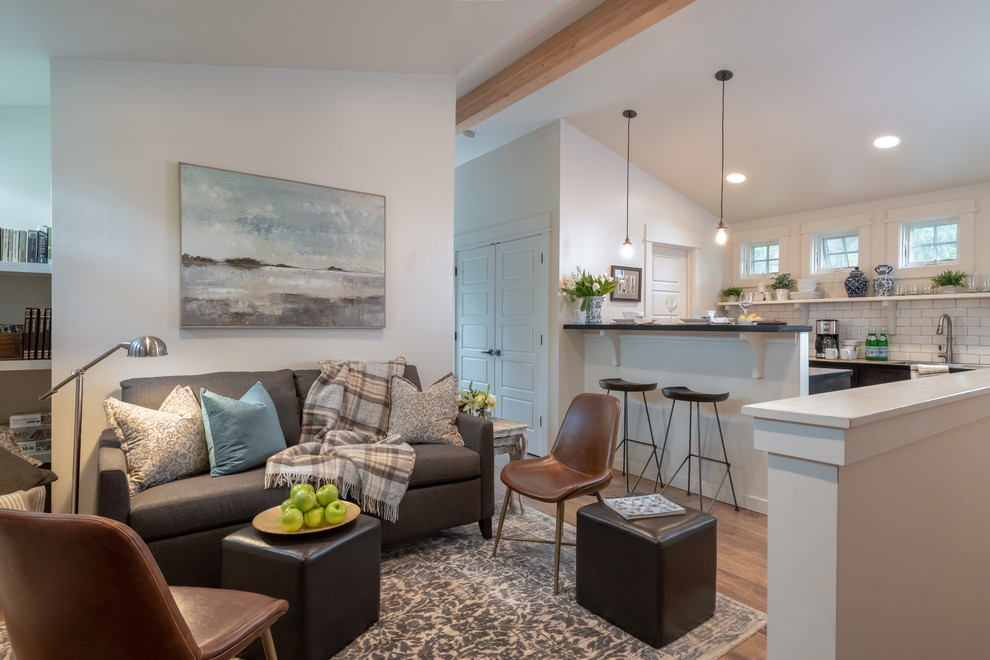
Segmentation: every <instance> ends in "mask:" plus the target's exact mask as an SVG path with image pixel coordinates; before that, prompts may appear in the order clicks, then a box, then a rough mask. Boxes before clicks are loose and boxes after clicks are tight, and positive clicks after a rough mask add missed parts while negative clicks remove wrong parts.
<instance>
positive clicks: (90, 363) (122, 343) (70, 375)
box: [38, 341, 131, 401]
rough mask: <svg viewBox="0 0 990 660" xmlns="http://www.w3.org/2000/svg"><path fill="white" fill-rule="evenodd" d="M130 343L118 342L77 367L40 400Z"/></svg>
mask: <svg viewBox="0 0 990 660" xmlns="http://www.w3.org/2000/svg"><path fill="white" fill-rule="evenodd" d="M130 345H131V344H130V342H126V341H122V342H120V343H119V344H117V345H116V346H114V347H113V348H111V349H110V350H108V351H107V352H106V353H104V354H103V355H101V356H99V357H98V358H96V359H95V360H93V361H92V362H89V363H88V364H86V366H83V367H80V368H78V369H75V370H74V371H73V372H72V373H71V374H69V376H68V377H67V378H66V379H65V380H63V381H62V382H61V383H59V384H58V385H56V386H55V387H53V388H52V389H50V390H48V391H47V392H45V393H44V394H42V395H41V396H39V397H38V400H39V401H44V400H46V399H48V398H49V397H51V396H52V395H53V394H55V393H56V392H58V391H59V390H60V389H62V387H63V386H64V385H67V384H68V383H70V382H71V381H73V380H75V379H76V375H77V374H79V373H85V372H86V370H87V369H89V368H90V367H92V366H93V365H95V364H97V363H99V362H101V361H103V360H105V359H106V358H108V357H110V356H111V355H113V354H114V352H116V351H117V350H119V349H121V348H127V347H128V346H130Z"/></svg>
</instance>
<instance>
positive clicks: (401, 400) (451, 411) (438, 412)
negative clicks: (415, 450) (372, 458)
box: [388, 374, 464, 447]
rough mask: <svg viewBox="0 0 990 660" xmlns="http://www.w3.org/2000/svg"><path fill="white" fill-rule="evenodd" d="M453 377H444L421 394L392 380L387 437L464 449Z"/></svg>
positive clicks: (404, 382) (401, 380) (398, 378)
mask: <svg viewBox="0 0 990 660" xmlns="http://www.w3.org/2000/svg"><path fill="white" fill-rule="evenodd" d="M455 419H457V376H455V375H454V374H447V375H446V376H444V377H443V378H441V379H440V380H438V381H437V382H435V383H434V384H433V385H431V386H430V389H428V390H427V391H425V392H420V391H419V389H417V388H416V386H415V385H413V384H412V383H410V382H409V381H408V380H406V379H405V378H402V377H401V376H395V377H393V378H392V411H391V414H390V416H389V425H388V434H389V435H392V434H393V433H398V434H399V435H401V436H402V439H403V441H405V442H408V443H409V444H411V445H415V444H447V445H457V446H459V447H463V446H464V439H463V438H461V434H460V433H459V432H458V430H457V425H456V424H454V420H455Z"/></svg>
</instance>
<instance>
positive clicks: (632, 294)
mask: <svg viewBox="0 0 990 660" xmlns="http://www.w3.org/2000/svg"><path fill="white" fill-rule="evenodd" d="M611 276H612V279H613V280H616V281H617V282H618V286H616V287H615V290H614V291H612V293H611V295H610V297H609V300H619V301H628V302H640V301H641V300H642V299H643V269H642V268H634V267H632V266H612V269H611Z"/></svg>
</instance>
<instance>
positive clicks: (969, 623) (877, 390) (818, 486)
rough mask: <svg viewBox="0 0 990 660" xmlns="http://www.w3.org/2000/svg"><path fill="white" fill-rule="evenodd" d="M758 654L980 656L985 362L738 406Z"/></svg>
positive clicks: (989, 589)
mask: <svg viewBox="0 0 990 660" xmlns="http://www.w3.org/2000/svg"><path fill="white" fill-rule="evenodd" d="M742 412H743V413H744V414H746V415H750V416H752V417H753V418H754V429H755V432H754V437H755V442H756V448H757V449H759V450H763V451H766V452H768V453H769V476H768V478H769V504H770V508H769V518H768V545H769V547H768V575H767V601H768V603H767V605H768V607H767V609H768V628H767V631H768V637H767V651H768V652H767V657H768V658H770V660H790V659H792V658H802V659H807V660H817V659H826V658H827V659H829V660H831V659H835V658H841V659H842V660H847V659H859V658H863V659H874V658H907V659H912V658H918V659H928V658H978V657H987V649H988V647H990V644H988V642H987V640H986V633H985V628H984V626H985V625H986V618H987V607H986V604H985V602H986V594H987V593H990V568H988V561H990V560H988V558H990V525H988V524H987V517H988V516H987V511H988V507H990V478H988V466H990V369H981V370H975V371H969V372H964V373H958V374H945V375H939V376H934V377H930V378H922V379H918V380H910V381H902V382H897V383H889V384H886V385H875V386H872V387H867V388H858V389H853V390H846V391H841V392H829V393H824V394H820V395H816V396H811V397H802V398H790V399H785V400H782V401H772V402H766V403H755V404H749V405H746V406H745V407H744V408H743V410H742Z"/></svg>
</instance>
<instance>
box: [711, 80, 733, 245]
mask: <svg viewBox="0 0 990 660" xmlns="http://www.w3.org/2000/svg"><path fill="white" fill-rule="evenodd" d="M731 79H732V72H731V71H729V70H728V69H722V70H721V71H719V72H717V73H716V74H715V80H718V81H719V82H721V83H722V175H721V177H720V178H719V193H718V227H716V228H715V242H716V243H718V244H719V245H725V242H726V241H727V240H728V239H729V235H728V233H727V232H726V226H725V220H724V219H723V215H722V209H723V206H724V204H725V81H726V80H731Z"/></svg>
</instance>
